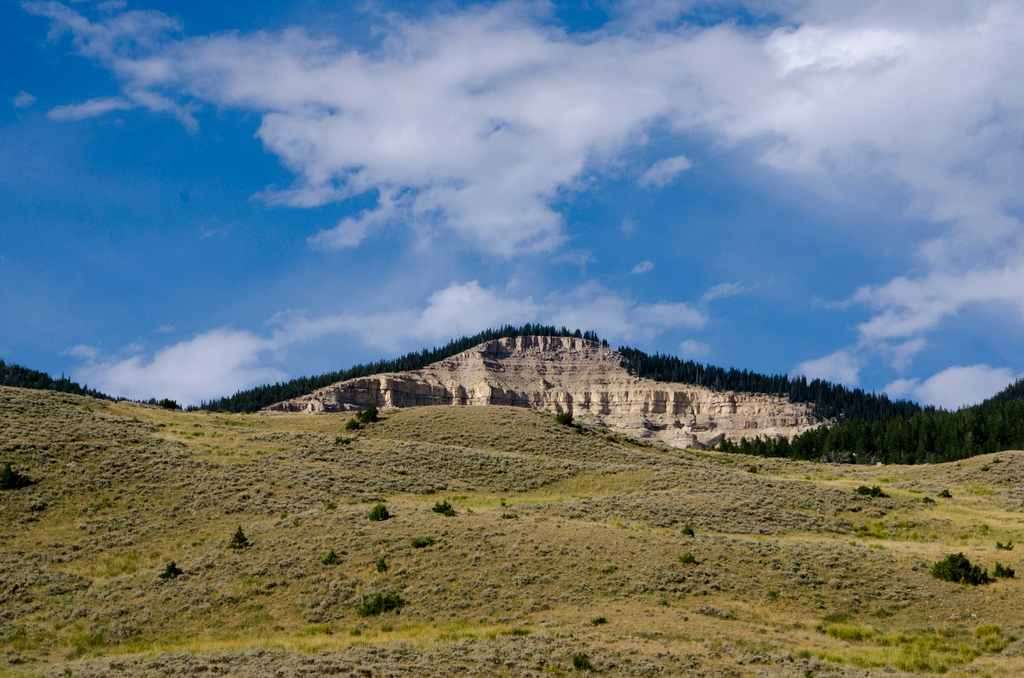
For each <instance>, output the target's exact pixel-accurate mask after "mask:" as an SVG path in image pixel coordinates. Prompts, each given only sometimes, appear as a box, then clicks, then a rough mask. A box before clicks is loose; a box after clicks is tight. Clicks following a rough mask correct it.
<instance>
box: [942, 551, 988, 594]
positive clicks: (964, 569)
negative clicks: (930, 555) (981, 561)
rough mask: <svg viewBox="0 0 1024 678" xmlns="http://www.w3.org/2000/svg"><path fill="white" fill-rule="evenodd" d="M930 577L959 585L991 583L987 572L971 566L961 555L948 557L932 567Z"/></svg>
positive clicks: (976, 566) (965, 557)
mask: <svg viewBox="0 0 1024 678" xmlns="http://www.w3.org/2000/svg"><path fill="white" fill-rule="evenodd" d="M931 572H932V576H933V577H935V578H936V579H942V580H943V581H952V582H957V583H959V584H971V585H973V586H977V585H979V584H988V583H989V582H991V581H992V579H991V577H989V576H988V572H986V571H985V570H984V569H982V568H981V567H980V566H978V565H972V564H971V561H970V560H969V559H968V558H967V556H965V555H964V554H962V553H956V554H953V555H948V556H946V557H945V558H943V559H942V560H940V561H939V562H937V563H935V564H934V565H932V570H931Z"/></svg>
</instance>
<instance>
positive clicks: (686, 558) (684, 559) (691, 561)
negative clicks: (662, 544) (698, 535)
mask: <svg viewBox="0 0 1024 678" xmlns="http://www.w3.org/2000/svg"><path fill="white" fill-rule="evenodd" d="M679 562H680V563H682V564H683V565H699V564H700V561H699V560H697V556H695V555H693V554H692V553H689V552H687V553H684V554H683V555H682V556H680V557H679Z"/></svg>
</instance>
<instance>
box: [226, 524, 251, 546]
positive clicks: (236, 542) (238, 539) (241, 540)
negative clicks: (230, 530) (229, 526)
mask: <svg viewBox="0 0 1024 678" xmlns="http://www.w3.org/2000/svg"><path fill="white" fill-rule="evenodd" d="M250 546H252V542H251V541H249V538H248V537H246V536H245V532H243V531H242V526H241V525H239V526H238V529H237V530H235V533H234V534H233V535H232V536H231V541H229V542H228V548H229V549H234V550H235V551H241V550H243V549H247V548H249V547H250Z"/></svg>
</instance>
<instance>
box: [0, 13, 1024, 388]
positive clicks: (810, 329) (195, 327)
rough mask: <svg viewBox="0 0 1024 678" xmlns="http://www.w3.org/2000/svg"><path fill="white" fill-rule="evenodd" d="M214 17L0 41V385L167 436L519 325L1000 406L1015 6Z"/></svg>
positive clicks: (162, 18)
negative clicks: (303, 382)
mask: <svg viewBox="0 0 1024 678" xmlns="http://www.w3.org/2000/svg"><path fill="white" fill-rule="evenodd" d="M853 5H856V7H854V6H853ZM225 7H228V6H225ZM225 7H221V6H214V5H211V4H210V3H190V2H177V3H163V4H161V3H152V2H151V3H142V2H127V3H124V2H86V1H84V0H83V1H79V2H70V3H67V4H62V3H58V2H25V3H14V2H12V3H5V4H4V5H3V6H0V38H2V39H3V41H4V44H5V45H7V46H8V48H7V55H8V56H7V57H6V58H5V59H4V60H3V62H0V72H2V76H3V77H2V78H0V82H2V83H3V91H2V92H0V96H2V97H3V101H2V104H0V313H2V317H3V330H2V333H0V356H2V357H3V358H4V359H7V360H13V361H16V362H20V363H23V364H26V365H29V366H32V367H35V368H38V369H45V370H48V371H50V372H53V373H61V372H63V373H67V374H71V375H73V376H74V377H75V378H77V379H79V380H81V381H86V382H88V383H89V384H90V385H93V386H96V387H99V388H102V389H104V390H107V391H109V392H112V393H116V394H119V395H127V396H130V397H139V398H148V397H151V396H170V397H175V398H177V399H179V400H182V401H187V402H195V401H198V400H201V399H203V398H207V397H211V396H216V395H220V394H224V393H229V392H232V391H234V390H236V389H238V388H241V387H245V386H248V385H252V384H254V383H261V382H263V381H267V380H275V379H280V378H284V377H288V376H298V375H302V374H308V373H312V372H320V371H325V370H329V369H338V368H342V367H345V366H348V365H350V364H352V363H354V362H358V361H363V360H366V359H373V358H378V357H382V356H386V355H393V354H395V353H399V352H404V351H406V350H411V349H418V348H420V347H422V346H425V345H436V344H438V343H443V342H444V341H446V340H447V339H448V338H450V337H452V336H457V335H461V334H465V333H471V332H473V331H476V330H478V329H482V328H484V327H487V326H491V325H495V324H499V323H503V322H506V321H507V322H524V321H527V320H531V321H543V322H550V323H556V324H566V325H570V326H573V327H575V326H580V327H583V328H592V329H596V330H597V331H598V332H600V333H601V334H602V335H604V336H607V337H608V338H609V339H610V340H611V341H612V342H613V343H617V344H618V343H628V344H631V345H636V346H640V347H642V348H645V349H648V350H660V351H665V352H670V353H675V354H679V355H684V356H687V357H693V358H696V359H699V360H704V361H707V362H711V363H716V364H721V365H726V366H739V367H748V368H752V369H756V370H760V371H765V372H802V373H805V374H809V375H811V376H821V377H825V378H830V379H833V380H838V381H843V382H845V383H848V384H855V385H859V386H863V387H865V388H868V389H874V390H886V391H888V392H889V393H891V394H893V395H895V396H899V397H909V398H914V399H918V400H921V401H924V402H929V403H935V404H939V405H943V406H947V407H954V406H958V405H961V404H964V403H970V402H975V401H977V400H979V399H981V398H984V397H986V396H988V395H990V394H991V393H993V392H994V391H996V390H998V389H999V388H1001V387H1002V386H1003V385H1005V384H1006V383H1008V382H1009V381H1011V380H1013V379H1015V378H1017V377H1018V376H1020V375H1021V373H1022V372H1024V365H1022V363H1021V359H1020V357H1019V351H1018V350H1016V349H1017V347H1019V346H1020V345H1021V340H1022V339H1024V323H1022V313H1024V303H1022V301H1021V300H1022V299H1024V295H1022V292H1024V243H1022V242H1021V235H1022V232H1021V221H1020V220H1021V216H1022V208H1024V199H1022V197H1021V195H1022V194H1021V192H1020V190H1019V183H1020V182H1019V180H1018V179H1017V177H1019V176H1021V175H1022V170H1024V152H1022V151H1024V147H1022V145H1024V115H1022V113H1024V89H1022V88H1021V85H1020V83H1021V82H1024V77H1022V76H1024V72H1022V71H1024V62H1022V61H1021V59H1020V58H1019V54H1020V53H1021V48H1022V47H1024V45H1022V44H1021V42H1022V41H1024V40H1022V37H1021V36H1024V30H1021V29H1022V28H1024V8H1022V7H1021V6H1020V5H1019V4H1018V3H1015V2H1006V3H1001V2H984V3H982V2H978V3H973V2H943V1H939V2H923V1H922V2H912V1H907V2H865V3H849V4H847V3H833V2H823V1H817V0H777V1H774V2H773V1H771V0H751V1H750V2H696V1H678V2H676V1H672V0H654V1H651V2H619V3H612V2H602V1H597V0H594V1H593V2H590V3H550V4H549V3H541V2H529V3H526V2H523V3H468V2H460V3H451V2H445V3H437V4H428V3H411V2H397V3H385V2H368V3H347V2H343V3H336V2H326V1H324V2H313V1H307V2H277V3H261V4H260V6H259V10H252V9H251V8H243V7H238V8H234V7H228V8H227V9H225Z"/></svg>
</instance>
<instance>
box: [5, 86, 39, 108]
mask: <svg viewBox="0 0 1024 678" xmlns="http://www.w3.org/2000/svg"><path fill="white" fill-rule="evenodd" d="M35 102H36V98H35V97H34V96H32V95H31V94H29V93H28V92H26V91H25V90H22V91H20V92H18V93H17V94H16V95H15V97H14V98H13V99H11V104H12V105H13V106H14V107H15V108H28V107H29V106H31V105H32V104H34V103H35Z"/></svg>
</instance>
